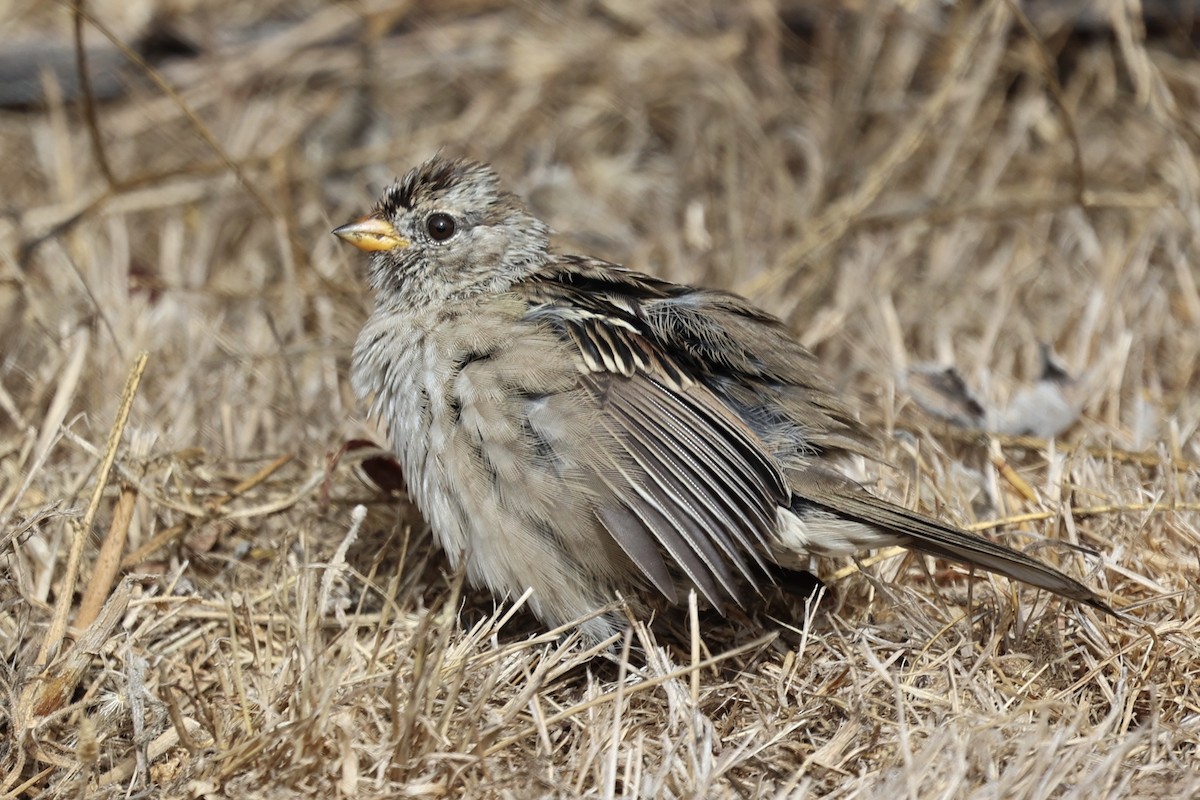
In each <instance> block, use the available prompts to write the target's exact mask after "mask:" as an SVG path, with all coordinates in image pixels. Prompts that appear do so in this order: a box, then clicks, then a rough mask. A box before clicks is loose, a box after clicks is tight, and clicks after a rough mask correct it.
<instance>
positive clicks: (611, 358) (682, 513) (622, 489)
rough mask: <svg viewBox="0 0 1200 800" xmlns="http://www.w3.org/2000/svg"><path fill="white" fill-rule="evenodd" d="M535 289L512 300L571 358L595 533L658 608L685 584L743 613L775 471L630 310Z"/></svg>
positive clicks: (772, 518)
mask: <svg viewBox="0 0 1200 800" xmlns="http://www.w3.org/2000/svg"><path fill="white" fill-rule="evenodd" d="M535 284H536V282H527V284H526V285H525V286H523V287H519V289H518V290H519V291H523V292H524V293H525V296H526V300H527V302H528V303H529V306H530V312H529V319H530V320H533V321H536V322H537V323H538V324H539V325H540V326H542V327H544V328H550V329H552V330H554V331H555V333H556V334H557V335H558V337H559V338H560V339H561V340H563V341H564V342H566V343H568V345H569V346H570V350H571V352H572V353H574V354H575V355H576V366H577V368H578V370H579V373H580V386H581V388H582V391H583V392H584V397H583V398H582V402H585V403H586V405H587V410H586V416H587V418H588V420H589V422H590V424H591V427H592V428H594V432H595V439H594V440H593V441H592V442H590V444H589V446H590V448H591V451H590V453H589V456H590V458H589V464H588V465H587V469H588V471H589V472H590V473H592V474H591V475H590V478H591V479H592V484H593V486H592V491H593V493H594V495H595V498H596V500H595V514H596V517H597V519H598V520H599V522H600V524H601V525H602V526H603V527H604V528H605V530H607V531H608V533H609V534H610V535H612V537H613V539H614V540H615V541H616V542H617V543H618V544H619V545H620V546H621V548H622V549H623V550H624V551H625V553H626V554H628V555H629V557H630V558H631V560H632V561H633V562H634V563H635V564H636V565H637V567H638V568H639V569H640V570H641V572H642V573H643V574H644V575H645V576H646V577H647V578H648V579H649V580H650V581H651V582H652V583H653V584H654V586H655V587H657V588H658V589H659V590H660V591H661V592H662V593H663V594H664V595H665V596H666V597H668V598H671V599H674V598H675V584H676V578H677V577H678V576H684V577H686V578H687V580H688V581H690V582H691V583H692V584H693V585H695V586H696V588H697V589H698V590H699V591H700V592H701V593H702V594H703V595H704V596H705V597H706V598H707V599H708V600H709V602H710V603H712V604H713V605H714V606H715V607H717V608H722V607H723V605H724V601H725V600H727V599H733V600H735V601H736V602H738V603H741V602H743V599H744V598H743V593H744V587H746V586H756V585H757V584H759V583H761V582H762V581H763V579H764V577H765V576H766V565H765V562H764V560H763V559H764V556H766V555H767V554H768V553H769V550H770V541H769V539H770V537H771V536H772V534H773V533H774V531H775V530H776V526H777V517H776V514H777V511H778V508H779V507H780V506H786V505H787V504H788V502H789V500H790V491H789V489H788V487H787V481H786V478H785V477H784V474H783V470H782V467H781V465H780V464H779V463H778V462H777V461H776V460H775V459H774V458H773V457H772V456H771V454H770V453H769V452H768V451H767V450H766V448H765V447H764V446H763V443H762V441H761V440H760V439H759V438H758V436H757V435H756V434H755V433H754V431H752V430H751V429H750V428H749V427H748V426H747V425H746V424H745V423H744V422H743V421H742V420H741V419H740V418H739V416H738V415H737V414H736V413H735V412H734V411H733V410H731V409H730V408H729V407H728V405H727V404H726V403H724V402H722V400H721V399H720V398H718V397H717V396H716V395H715V394H714V393H713V392H712V391H711V390H710V389H709V388H708V387H707V386H705V385H704V384H703V383H701V382H699V381H697V380H695V379H694V378H693V377H692V375H691V374H690V371H689V370H688V369H687V368H686V367H684V366H683V365H681V364H680V363H679V362H678V360H677V359H676V358H675V357H674V356H673V354H671V353H668V352H667V351H665V350H664V349H663V348H661V347H659V346H658V345H657V344H656V343H655V342H654V341H653V340H652V339H651V338H648V337H647V336H646V335H645V332H644V330H643V329H642V327H641V326H640V325H639V324H638V323H637V321H636V313H635V312H632V311H631V307H630V306H629V305H628V304H624V303H622V302H620V301H617V302H614V303H608V304H606V303H604V302H602V299H601V298H600V297H599V296H597V295H590V296H588V297H586V298H576V297H575V296H573V294H572V292H569V291H566V292H564V291H561V290H560V287H557V286H554V285H551V284H536V285H535ZM625 299H627V300H628V299H629V298H628V297H627V296H626V298H625ZM631 313H632V314H633V316H631ZM580 401H581V400H580V398H572V399H571V400H567V399H565V398H564V399H563V400H562V402H580ZM564 411H567V412H568V413H569V409H564ZM664 556H665V558H664Z"/></svg>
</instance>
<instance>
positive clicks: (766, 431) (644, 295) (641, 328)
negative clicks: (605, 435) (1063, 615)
mask: <svg viewBox="0 0 1200 800" xmlns="http://www.w3.org/2000/svg"><path fill="white" fill-rule="evenodd" d="M522 291H523V292H524V293H525V296H526V299H527V301H528V302H529V303H530V304H531V308H533V309H534V312H533V313H534V314H539V315H542V316H543V317H544V318H545V319H547V320H553V322H552V324H553V325H554V326H555V327H556V329H557V330H558V332H559V334H560V336H563V337H565V338H567V339H568V340H569V341H570V342H571V343H572V344H573V349H574V351H575V352H577V353H578V354H579V368H580V369H581V371H583V372H584V373H585V381H586V383H587V385H588V386H589V387H591V390H592V391H593V393H594V396H595V397H596V398H597V399H598V400H599V401H600V402H601V404H602V406H603V408H604V419H605V424H606V425H608V426H610V431H609V432H610V433H611V434H612V435H613V436H614V438H616V439H619V440H621V442H622V447H623V448H624V451H623V452H624V454H625V456H626V457H627V458H628V459H629V460H630V463H633V464H635V465H638V466H637V470H638V471H637V472H636V473H634V474H629V475H622V476H620V480H619V481H617V482H616V483H614V484H613V485H612V487H610V488H611V490H612V492H613V496H614V497H615V498H617V499H618V500H619V501H620V502H618V504H617V506H616V507H615V510H611V509H608V508H605V510H604V511H603V512H602V514H603V516H602V517H601V520H602V522H603V523H604V525H605V527H606V528H607V529H608V530H609V531H610V532H611V533H612V535H613V537H614V538H615V539H616V540H617V541H618V542H620V543H621V545H622V547H623V548H624V549H625V551H626V552H627V553H629V554H630V556H631V557H633V559H634V561H636V562H637V563H638V565H639V566H640V567H641V569H642V571H643V572H644V573H645V574H646V575H647V576H648V577H650V578H651V580H652V581H653V582H654V583H655V585H656V586H658V587H659V588H660V589H662V590H663V591H664V593H667V594H668V596H669V592H668V590H667V589H666V588H665V587H666V584H667V575H668V570H667V567H666V565H665V564H664V563H663V562H662V560H661V559H659V558H656V555H655V553H656V552H657V551H656V544H657V545H661V546H662V547H663V548H664V549H665V550H666V552H668V553H669V554H670V556H671V559H672V560H673V561H674V562H675V564H676V565H677V566H678V567H680V568H682V569H683V570H684V571H685V572H686V573H687V574H688V575H689V576H690V577H691V578H692V580H693V582H694V583H695V584H696V585H697V586H698V587H699V588H701V589H702V590H703V591H704V593H705V594H706V595H707V596H708V597H709V599H710V600H713V599H714V594H718V593H719V592H718V591H717V588H716V587H718V586H719V587H720V589H723V590H724V591H725V592H726V593H729V594H730V595H731V596H733V597H737V595H736V594H734V593H733V592H732V591H731V590H730V589H729V580H728V579H731V578H732V577H734V576H733V574H732V573H733V571H734V570H731V569H729V568H730V567H731V566H732V567H734V568H736V572H738V573H741V574H742V576H743V577H748V576H750V575H752V571H751V569H750V567H751V566H752V564H751V563H750V562H748V561H747V560H746V559H747V558H753V559H754V560H755V561H757V560H758V556H757V554H758V552H760V550H761V549H762V548H763V547H764V546H766V544H767V543H768V542H769V541H772V540H774V533H775V531H776V528H775V525H776V524H777V523H776V517H775V508H774V506H776V505H782V506H784V507H785V508H789V507H790V508H791V510H792V511H793V512H796V513H797V514H798V515H799V516H801V517H802V516H803V514H804V512H805V510H806V509H817V510H822V509H823V510H824V511H825V512H826V513H828V514H832V515H833V516H834V517H837V518H840V519H843V520H846V521H849V522H851V523H859V524H861V525H863V526H866V527H865V528H864V530H865V529H867V528H869V529H871V530H874V531H877V532H878V534H879V535H878V537H877V538H880V539H881V540H882V539H884V538H887V535H889V534H890V535H892V536H894V537H896V538H895V539H893V540H892V541H895V542H897V543H900V544H903V545H904V546H906V547H911V548H914V549H917V550H921V551H924V552H927V553H930V554H932V555H936V556H940V557H944V558H948V559H951V560H954V561H960V562H965V563H968V564H974V565H977V566H979V567H981V568H983V569H986V570H989V571H992V572H996V573H999V574H1001V575H1005V576H1007V577H1010V578H1014V579H1017V580H1021V581H1024V582H1026V583H1029V584H1032V585H1034V586H1039V587H1041V588H1044V589H1047V590H1049V591H1052V592H1055V593H1056V594H1060V595H1063V596H1065V597H1068V598H1072V599H1074V600H1077V601H1079V602H1082V603H1086V604H1088V605H1091V606H1094V607H1096V608H1099V609H1101V610H1104V611H1106V612H1109V613H1111V610H1110V609H1109V607H1108V606H1107V605H1106V604H1105V603H1104V602H1103V601H1102V600H1100V599H1099V597H1098V596H1097V595H1096V594H1095V593H1093V592H1092V591H1091V590H1090V589H1088V588H1087V587H1086V586H1084V585H1083V584H1081V583H1079V582H1078V581H1076V580H1074V579H1073V578H1070V577H1068V576H1067V575H1064V574H1063V573H1061V572H1059V571H1058V570H1056V569H1054V568H1052V567H1049V566H1047V565H1045V564H1042V563H1041V562H1039V561H1037V560H1035V559H1032V558H1029V557H1028V556H1025V555H1023V554H1021V553H1019V552H1017V551H1015V550H1011V549H1010V548H1007V547H1004V546H1002V545H998V544H995V543H993V542H990V541H987V540H985V539H983V538H981V537H978V536H975V535H973V534H970V533H967V532H966V531H962V530H959V529H957V528H954V527H952V526H949V525H946V524H945V523H942V522H939V521H937V520H934V519H931V518H929V517H926V516H924V515H922V514H919V513H917V512H914V511H910V510H907V509H904V508H902V507H900V506H896V505H894V504H891V503H888V502H886V501H884V500H881V499H879V498H876V497H874V496H873V495H871V494H869V493H868V492H866V491H865V490H863V489H862V488H861V487H858V486H857V485H856V484H854V483H853V482H852V481H850V480H849V479H847V478H844V477H842V476H840V475H835V474H834V473H830V472H827V471H825V470H824V469H823V468H822V467H821V466H820V463H821V461H820V458H819V457H820V456H823V455H825V454H828V453H837V452H859V453H865V454H867V455H873V454H874V448H873V444H874V443H873V442H872V441H871V437H870V435H869V433H867V432H866V431H865V430H864V428H863V427H862V426H861V425H860V424H859V423H858V421H857V420H856V419H855V417H854V415H853V412H852V411H851V410H850V409H849V407H848V406H847V405H846V404H845V403H843V402H842V401H841V399H840V398H839V397H838V396H837V394H836V392H835V391H834V390H833V389H832V388H831V387H830V386H829V385H828V384H827V383H826V382H825V381H824V380H823V378H822V377H821V373H820V369H819V368H818V366H817V365H816V363H815V361H814V359H813V356H812V355H811V354H810V353H809V352H808V351H807V350H806V349H805V348H804V347H803V346H801V345H800V344H799V343H797V342H796V341H795V340H794V339H793V338H792V337H791V336H789V335H788V334H787V331H786V329H785V328H784V327H783V325H782V324H781V323H780V322H779V321H778V320H777V319H775V318H774V317H771V316H769V315H767V314H765V313H763V312H761V311H759V310H757V309H755V308H754V307H753V306H751V305H750V304H749V303H747V302H746V301H745V300H743V299H741V298H739V297H736V296H734V295H731V294H727V293H723V292H714V291H709V290H702V289H693V288H690V287H685V286H679V285H676V284H672V283H668V282H665V281H660V280H657V279H655V278H651V277H649V276H646V275H641V274H639V273H636V272H630V271H628V270H624V269H622V268H620V267H616V266H614V265H611V264H607V263H605V262H601V261H596V260H594V259H584V258H562V259H560V262H559V265H558V266H557V267H556V268H550V269H547V270H545V271H544V272H542V273H541V274H539V275H538V276H536V277H535V278H533V279H530V280H527V281H526V282H525V283H524V285H523V287H522ZM781 470H782V472H783V474H784V476H785V477H782V478H781V476H780V472H781ZM647 477H648V478H649V479H650V482H649V484H648V485H649V488H646V487H644V486H642V485H641V482H642V481H644V480H646V478H647ZM658 492H662V493H663V494H662V496H659V495H658V494H657V493H658ZM659 508H665V509H668V511H669V512H670V514H669V515H667V516H660V515H659V511H658V509H659ZM731 525H732V526H733V528H732V530H734V531H736V533H734V534H733V535H731V534H730V533H728V532H727V529H728V526H731ZM841 532H842V533H845V531H841ZM871 538H872V537H867V539H871ZM739 544H742V545H750V546H748V547H742V548H738V547H737V545H739ZM866 546H871V545H866ZM768 549H769V548H768ZM751 583H752V584H753V583H754V581H751Z"/></svg>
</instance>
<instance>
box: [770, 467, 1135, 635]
mask: <svg viewBox="0 0 1200 800" xmlns="http://www.w3.org/2000/svg"><path fill="white" fill-rule="evenodd" d="M789 478H791V481H792V488H793V490H794V493H795V495H796V498H797V500H796V502H795V503H794V505H793V509H792V511H793V513H795V514H796V515H797V516H800V517H801V518H803V517H804V516H805V514H806V513H811V512H812V511H813V510H814V509H818V510H824V511H826V512H832V513H833V514H834V515H836V516H837V517H840V518H843V519H848V520H853V521H855V522H859V523H861V524H864V525H868V526H871V527H874V528H880V529H883V530H884V531H886V532H887V533H889V534H892V535H893V536H894V537H895V541H896V542H897V543H898V544H900V545H901V546H903V547H909V548H911V549H913V550H919V551H920V552H923V553H928V554H929V555H933V556H938V557H939V558H945V559H948V560H951V561H958V562H960V563H965V564H973V565H975V566H977V567H980V568H982V569H985V570H988V571H989V572H994V573H996V574H998V575H1003V576H1005V577H1006V578H1012V579H1014V580H1018V581H1021V582H1023V583H1028V584H1030V585H1031V586H1036V587H1038V588H1040V589H1045V590H1046V591H1049V592H1053V593H1055V594H1057V595H1061V596H1063V597H1066V598H1069V599H1071V600H1074V601H1076V602H1078V603H1083V604H1084V605H1089V606H1091V607H1092V608H1096V609H1099V610H1100V611H1103V612H1104V613H1106V614H1111V615H1113V616H1117V613H1116V612H1115V611H1114V610H1113V609H1112V608H1111V607H1110V606H1109V605H1108V604H1107V603H1105V602H1104V601H1103V600H1102V599H1101V598H1100V596H1099V595H1097V594H1096V593H1095V592H1093V591H1092V590H1091V589H1089V588H1088V587H1087V586H1085V585H1083V584H1082V583H1080V582H1079V581H1077V580H1075V579H1074V578H1072V577H1070V576H1069V575H1065V574H1063V573H1062V572H1060V571H1058V570H1057V569H1055V568H1054V567H1051V566H1049V565H1048V564H1043V563H1042V562H1041V561H1038V560H1037V559H1035V558H1030V557H1029V556H1027V555H1025V554H1023V553H1020V552H1018V551H1016V550H1013V549H1011V548H1009V547H1005V546H1004V545H1000V544H996V543H995V542H991V541H988V540H987V539H984V538H982V537H980V536H976V535H974V534H972V533H968V532H966V531H964V530H960V529H958V528H955V527H953V526H951V525H947V524H946V523H943V522H939V521H938V520H935V519H932V518H930V517H926V516H924V515H923V514H919V513H917V512H915V511H910V510H908V509H906V508H902V507H901V506H898V505H895V504H893V503H889V502H887V501H885V500H881V499H879V498H877V497H875V496H873V495H871V494H869V493H868V492H867V491H866V490H864V489H862V488H861V487H860V486H858V485H857V484H856V483H854V482H853V481H851V480H849V479H848V478H844V477H842V476H840V475H836V474H833V473H828V472H824V471H818V470H812V469H810V470H805V471H804V472H802V473H799V474H797V473H795V472H792V473H791V474H790V475H789Z"/></svg>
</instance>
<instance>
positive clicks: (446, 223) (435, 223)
mask: <svg viewBox="0 0 1200 800" xmlns="http://www.w3.org/2000/svg"><path fill="white" fill-rule="evenodd" d="M425 230H427V231H429V238H430V239H433V240H434V241H435V242H444V241H446V240H447V239H449V238H450V237H451V236H453V235H454V231H455V230H457V228H456V226H455V224H454V217H452V216H450V215H449V214H443V213H442V212H440V211H439V212H438V213H436V214H430V215H429V219H427V220H425Z"/></svg>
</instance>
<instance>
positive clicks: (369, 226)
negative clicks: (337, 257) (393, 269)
mask: <svg viewBox="0 0 1200 800" xmlns="http://www.w3.org/2000/svg"><path fill="white" fill-rule="evenodd" d="M333 235H334V236H337V237H338V238H340V239H344V240H345V241H347V242H349V243H350V244H352V245H354V246H355V247H357V248H358V249H359V250H366V251H367V252H373V251H377V250H398V249H402V248H405V247H408V246H409V242H408V239H405V238H404V237H403V236H401V235H400V234H398V233H396V229H395V228H393V227H392V223H390V222H388V221H387V220H386V219H383V218H381V217H378V216H376V215H375V214H368V215H367V216H365V217H363V218H362V219H360V220H356V221H355V222H350V223H347V224H346V225H343V226H342V227H340V228H334V229H333Z"/></svg>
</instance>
